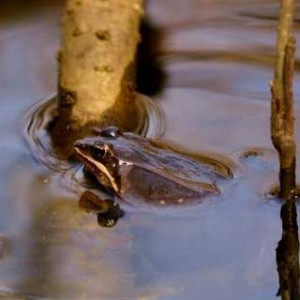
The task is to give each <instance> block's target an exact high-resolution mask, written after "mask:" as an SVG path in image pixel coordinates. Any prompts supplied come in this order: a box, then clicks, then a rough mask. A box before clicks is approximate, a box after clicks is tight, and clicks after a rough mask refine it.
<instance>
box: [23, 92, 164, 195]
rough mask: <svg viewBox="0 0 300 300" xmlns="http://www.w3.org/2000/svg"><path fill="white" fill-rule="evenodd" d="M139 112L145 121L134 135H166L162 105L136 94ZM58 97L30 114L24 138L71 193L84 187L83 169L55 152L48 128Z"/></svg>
mask: <svg viewBox="0 0 300 300" xmlns="http://www.w3.org/2000/svg"><path fill="white" fill-rule="evenodd" d="M136 99H137V109H138V111H139V112H140V113H141V115H142V116H144V120H143V122H141V124H140V125H139V126H138V128H136V129H135V130H134V132H136V133H138V134H140V135H142V136H145V137H149V138H150V137H151V138H155V137H159V136H161V135H162V134H163V132H164V116H163V113H162V111H161V109H160V108H159V106H158V105H157V104H156V103H155V102H154V101H153V100H152V99H151V98H149V97H147V96H145V95H142V94H137V98H136ZM56 101H57V98H56V95H52V96H51V97H49V98H48V99H45V100H42V101H39V102H38V103H37V104H35V105H34V106H33V107H32V108H31V109H30V110H29V111H28V113H27V115H26V120H25V130H24V136H25V140H26V142H27V144H28V145H29V148H30V150H31V155H32V157H33V158H34V160H36V161H37V162H38V163H40V164H43V165H45V166H46V167H47V168H49V169H51V170H52V171H55V172H59V173H61V174H62V178H61V179H62V180H61V184H62V185H64V186H65V187H66V188H67V189H69V190H70V189H71V190H72V191H76V190H78V188H77V189H76V188H75V187H74V184H75V185H78V183H80V186H84V185H85V181H84V176H82V168H80V167H78V165H75V164H72V163H71V162H70V161H68V160H62V159H61V158H59V157H58V156H57V154H56V153H55V151H54V149H53V147H52V144H51V139H50V136H49V134H48V130H47V128H48V125H49V123H50V122H51V121H52V120H53V119H54V117H55V115H56V107H57V106H56Z"/></svg>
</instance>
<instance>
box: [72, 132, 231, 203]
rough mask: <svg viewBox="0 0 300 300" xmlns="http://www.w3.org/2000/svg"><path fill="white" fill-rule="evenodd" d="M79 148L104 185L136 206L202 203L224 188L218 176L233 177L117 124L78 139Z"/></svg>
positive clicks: (76, 145) (83, 161) (92, 170)
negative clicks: (123, 128)
mask: <svg viewBox="0 0 300 300" xmlns="http://www.w3.org/2000/svg"><path fill="white" fill-rule="evenodd" d="M75 152H76V154H77V156H78V158H79V160H80V161H81V162H82V163H83V164H84V166H85V167H86V168H87V169H88V170H89V171H90V172H91V173H92V174H93V175H94V176H95V177H96V179H97V181H99V183H100V184H101V186H103V187H104V188H105V189H106V190H107V191H109V192H113V194H114V195H115V196H116V198H117V199H121V200H123V201H125V202H127V203H129V204H131V205H133V206H136V207H143V206H147V207H149V206H179V205H184V204H195V203H199V202H201V201H202V200H203V197H204V196H207V195H217V194H219V193H220V190H219V188H218V187H217V185H216V181H217V180H218V179H220V178H227V177H230V176H231V175H230V174H229V175H228V174H223V173H221V172H219V171H218V170H217V168H215V166H214V165H213V164H209V163H208V162H205V161H204V162H202V163H201V162H199V161H197V160H196V159H193V158H191V157H188V156H185V155H183V154H180V153H178V152H176V151H173V150H172V149H169V148H167V147H163V146H161V144H159V143H158V142H156V141H155V140H151V139H147V138H144V137H141V136H139V135H137V134H134V133H128V132H126V133H122V132H121V131H120V130H119V129H118V128H116V127H108V128H106V129H104V130H102V131H100V132H99V136H95V137H89V138H85V139H82V140H79V141H77V142H76V143H75Z"/></svg>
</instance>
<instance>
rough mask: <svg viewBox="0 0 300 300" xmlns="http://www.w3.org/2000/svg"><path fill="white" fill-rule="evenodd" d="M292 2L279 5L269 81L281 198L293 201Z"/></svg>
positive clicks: (294, 145) (293, 48) (272, 130)
mask: <svg viewBox="0 0 300 300" xmlns="http://www.w3.org/2000/svg"><path fill="white" fill-rule="evenodd" d="M293 13H294V1H292V0H285V1H283V2H282V8H281V16H280V24H279V28H278V40H277V56H276V61H275V72H274V79H273V82H271V93H272V105H271V137H272V142H273V145H274V147H275V148H276V150H277V151H278V154H279V160H280V197H281V198H284V199H289V198H292V197H293V195H294V192H295V189H296V180H295V168H296V161H295V154H296V144H295V136H294V109H293V73H294V63H295V38H294V37H293V35H292V26H293Z"/></svg>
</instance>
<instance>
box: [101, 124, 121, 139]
mask: <svg viewBox="0 0 300 300" xmlns="http://www.w3.org/2000/svg"><path fill="white" fill-rule="evenodd" d="M100 135H101V136H103V137H108V138H117V137H119V136H120V135H121V131H120V129H119V128H117V127H115V126H109V127H107V128H105V129H103V130H102V131H101V132H100Z"/></svg>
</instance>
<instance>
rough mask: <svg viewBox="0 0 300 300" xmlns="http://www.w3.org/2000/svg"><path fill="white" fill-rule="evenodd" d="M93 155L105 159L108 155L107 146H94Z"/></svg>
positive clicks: (96, 158) (94, 157)
mask: <svg viewBox="0 0 300 300" xmlns="http://www.w3.org/2000/svg"><path fill="white" fill-rule="evenodd" d="M90 154H91V157H92V158H93V159H95V160H103V159H104V157H105V155H106V149H105V148H92V149H91V151H90Z"/></svg>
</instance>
